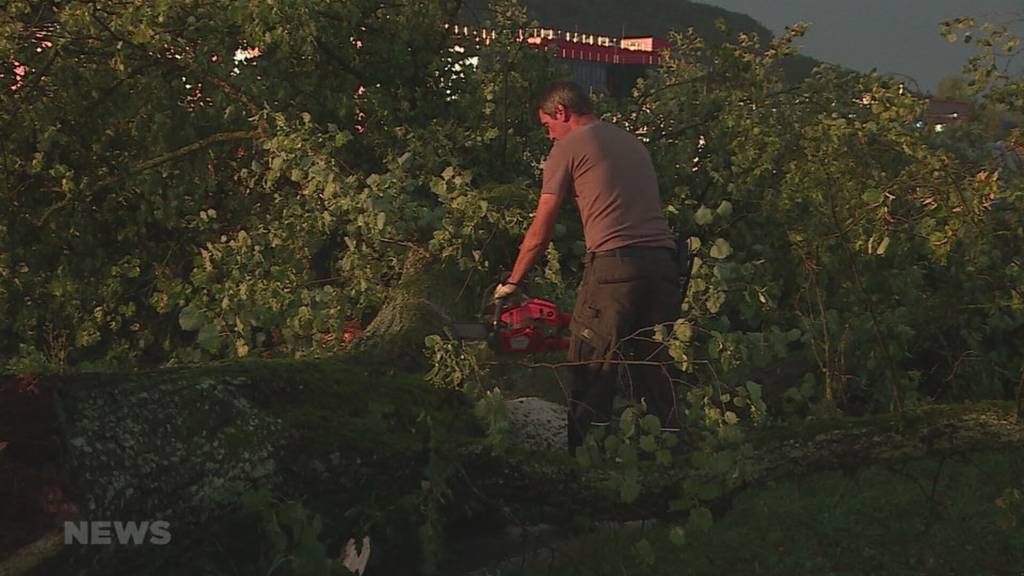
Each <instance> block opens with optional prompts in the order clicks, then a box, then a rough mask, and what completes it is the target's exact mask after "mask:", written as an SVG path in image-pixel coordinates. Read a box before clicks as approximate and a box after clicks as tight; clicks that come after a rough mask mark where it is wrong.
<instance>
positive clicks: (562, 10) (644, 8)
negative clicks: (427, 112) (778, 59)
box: [460, 0, 820, 79]
mask: <svg viewBox="0 0 1024 576" xmlns="http://www.w3.org/2000/svg"><path fill="white" fill-rule="evenodd" d="M520 1H521V2H522V4H523V5H524V6H526V8H527V10H528V12H529V15H530V17H531V18H533V19H535V20H536V21H537V22H538V23H540V25H541V26H544V27H546V28H556V29H559V30H571V31H576V30H579V31H585V32H588V33H592V34H601V35H607V36H617V37H622V36H660V37H663V38H667V37H668V36H669V33H670V32H673V31H685V30H686V29H687V28H689V27H691V26H692V27H693V28H694V29H695V30H696V31H697V33H698V34H700V35H701V37H703V38H704V39H706V40H708V41H710V42H721V41H722V40H723V38H722V35H721V34H720V33H719V32H718V30H717V28H716V27H715V21H716V20H718V19H720V18H721V19H722V20H724V21H725V24H726V28H727V29H728V30H729V31H730V32H731V33H733V34H735V33H738V32H747V33H751V32H752V33H756V34H757V35H758V36H759V37H761V38H762V39H767V38H771V37H772V36H773V35H772V33H771V31H770V30H768V28H766V27H765V26H764V25H763V24H761V23H760V22H758V21H757V20H755V19H753V18H751V17H750V16H747V15H746V14H740V13H737V12H730V11H728V10H724V9H722V8H718V7H717V6H709V5H707V4H700V3H697V2H689V1H687V0H634V1H632V2H620V1H616V0H520ZM488 4H489V1H488V0H463V4H462V10H461V12H460V14H461V16H460V20H462V21H463V22H465V23H467V24H470V25H479V24H483V23H484V22H486V21H487V20H488V18H489V10H488ZM818 64H820V62H818V61H817V60H814V59H811V58H808V57H805V56H799V57H796V58H792V59H790V60H789V61H788V62H787V64H786V73H787V76H789V77H790V78H793V79H797V78H802V77H804V76H806V75H807V74H808V73H809V72H810V70H811V69H812V68H813V67H814V66H816V65H818Z"/></svg>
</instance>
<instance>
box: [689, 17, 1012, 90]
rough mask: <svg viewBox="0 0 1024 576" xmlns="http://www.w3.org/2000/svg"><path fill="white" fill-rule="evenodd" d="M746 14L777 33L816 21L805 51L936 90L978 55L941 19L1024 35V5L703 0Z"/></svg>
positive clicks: (802, 43)
mask: <svg viewBox="0 0 1024 576" xmlns="http://www.w3.org/2000/svg"><path fill="white" fill-rule="evenodd" d="M698 1H699V2H700V3H702V4H710V5H713V6H719V7H721V8H725V9H726V10H731V11H733V12H741V13H744V14H747V15H749V16H751V17H753V18H754V19H755V20H757V21H759V22H761V23H762V24H764V25H765V26H766V27H767V28H768V29H770V30H771V31H772V32H773V33H775V34H776V35H778V34H780V33H781V32H783V30H784V29H785V27H786V26H787V25H789V24H793V23H794V22H798V21H804V22H807V23H809V24H810V25H811V26H810V30H809V31H808V32H807V34H806V35H805V36H804V37H803V38H802V39H801V40H800V41H799V43H798V45H799V46H801V52H802V53H803V54H806V55H808V56H811V57H813V58H816V59H818V60H822V61H825V62H831V63H835V64H840V65H842V66H846V67H848V68H852V69H854V70H860V71H862V72H868V71H870V70H872V69H875V70H876V71H877V72H878V73H880V74H886V73H894V74H903V75H907V76H910V77H911V78H913V79H914V80H915V81H916V82H917V83H918V85H919V86H920V88H921V90H922V91H925V92H931V93H934V92H935V89H936V87H937V86H938V83H939V80H941V79H942V78H945V77H947V76H952V75H957V74H959V73H960V69H961V67H962V66H963V65H964V64H965V63H966V62H967V59H968V58H970V56H971V55H973V51H972V50H971V49H970V48H969V47H967V46H964V45H963V44H962V43H959V44H950V43H949V42H948V41H946V39H945V38H943V37H942V36H940V35H939V22H941V21H943V20H948V19H952V18H956V17H958V16H974V17H975V18H976V19H977V20H978V21H979V22H981V21H985V20H987V21H991V22H999V23H1010V22H1013V21H1015V22H1013V24H1012V25H1011V30H1013V31H1014V32H1015V33H1016V34H1017V35H1018V36H1024V0H698Z"/></svg>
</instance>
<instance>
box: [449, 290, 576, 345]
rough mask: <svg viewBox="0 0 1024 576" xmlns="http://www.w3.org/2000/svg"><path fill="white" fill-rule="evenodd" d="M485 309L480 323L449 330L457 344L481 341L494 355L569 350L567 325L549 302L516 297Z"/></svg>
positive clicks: (457, 325) (567, 316)
mask: <svg viewBox="0 0 1024 576" xmlns="http://www.w3.org/2000/svg"><path fill="white" fill-rule="evenodd" d="M519 299H520V300H521V302H520V303H518V304H514V303H512V302H510V301H509V300H510V299H508V298H505V299H502V300H499V301H496V302H493V301H492V302H491V303H490V304H487V305H485V307H484V310H483V312H482V313H481V316H482V317H483V318H486V319H487V320H486V321H484V322H455V323H453V324H451V325H450V326H449V328H450V330H451V333H452V336H454V337H455V338H458V339H459V340H484V341H486V342H487V345H488V346H489V347H490V348H491V349H492V350H494V351H495V352H497V353H498V354H538V353H543V352H557V351H559V350H567V349H568V348H569V321H570V320H571V319H572V315H571V314H566V313H565V312H562V311H561V310H559V309H558V306H556V305H555V303H554V302H551V301H550V300H544V299H542V298H528V297H526V296H520V297H519Z"/></svg>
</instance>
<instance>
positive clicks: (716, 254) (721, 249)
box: [709, 238, 732, 260]
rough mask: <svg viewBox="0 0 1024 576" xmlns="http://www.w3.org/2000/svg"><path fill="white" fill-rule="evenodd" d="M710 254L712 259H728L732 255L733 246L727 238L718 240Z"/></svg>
mask: <svg viewBox="0 0 1024 576" xmlns="http://www.w3.org/2000/svg"><path fill="white" fill-rule="evenodd" d="M709 253H710V254H711V257H712V258H718V259H719V260H721V259H723V258H728V257H729V255H730V254H732V246H730V245H729V242H728V241H727V240H726V239H725V238H718V239H717V240H715V244H714V245H713V246H712V247H711V250H710V252H709Z"/></svg>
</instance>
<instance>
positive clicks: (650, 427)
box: [640, 414, 661, 434]
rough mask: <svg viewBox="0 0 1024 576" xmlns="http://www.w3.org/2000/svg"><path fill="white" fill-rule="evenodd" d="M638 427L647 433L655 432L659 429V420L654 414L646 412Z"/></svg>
mask: <svg viewBox="0 0 1024 576" xmlns="http://www.w3.org/2000/svg"><path fill="white" fill-rule="evenodd" d="M640 428H641V429H642V430H643V431H644V432H647V433H648V434H657V433H658V432H660V431H661V421H660V420H658V417H657V416H655V415H654V414H647V415H646V416H644V417H643V419H642V420H640Z"/></svg>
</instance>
